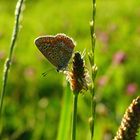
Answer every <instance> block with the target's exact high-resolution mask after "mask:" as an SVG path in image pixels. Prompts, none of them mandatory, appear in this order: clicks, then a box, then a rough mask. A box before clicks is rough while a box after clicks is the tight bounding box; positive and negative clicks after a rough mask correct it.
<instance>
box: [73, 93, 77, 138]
mask: <svg viewBox="0 0 140 140" xmlns="http://www.w3.org/2000/svg"><path fill="white" fill-rule="evenodd" d="M77 102H78V93H74V94H73V116H72V140H76V124H77Z"/></svg>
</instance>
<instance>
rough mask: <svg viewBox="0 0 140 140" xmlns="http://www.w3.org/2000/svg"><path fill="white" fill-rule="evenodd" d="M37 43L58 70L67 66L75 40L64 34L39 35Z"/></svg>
mask: <svg viewBox="0 0 140 140" xmlns="http://www.w3.org/2000/svg"><path fill="white" fill-rule="evenodd" d="M35 44H36V46H37V47H38V49H39V50H40V51H41V53H42V54H43V55H44V56H45V57H46V58H47V59H48V60H49V61H50V62H51V63H52V64H53V65H54V66H56V67H57V69H58V70H60V69H63V68H66V66H67V64H68V62H69V60H70V58H71V56H72V53H73V49H74V47H75V44H74V42H73V40H72V39H71V38H69V37H68V36H66V35H64V34H57V35H56V36H42V37H39V38H37V39H36V40H35Z"/></svg>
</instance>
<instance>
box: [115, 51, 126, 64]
mask: <svg viewBox="0 0 140 140" xmlns="http://www.w3.org/2000/svg"><path fill="white" fill-rule="evenodd" d="M125 60H126V54H125V53H124V52H123V51H118V52H116V53H115V54H114V56H113V63H114V64H122V63H124V62H125Z"/></svg>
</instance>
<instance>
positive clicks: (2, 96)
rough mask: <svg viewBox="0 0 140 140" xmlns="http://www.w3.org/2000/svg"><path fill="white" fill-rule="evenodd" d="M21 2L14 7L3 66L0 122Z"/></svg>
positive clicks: (21, 0) (20, 0)
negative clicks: (13, 21) (7, 49)
mask: <svg viewBox="0 0 140 140" xmlns="http://www.w3.org/2000/svg"><path fill="white" fill-rule="evenodd" d="M23 2H24V0H18V2H17V5H16V9H15V24H14V28H13V34H12V37H11V44H10V51H9V55H8V58H7V60H6V61H5V65H4V73H3V83H2V90H1V97H0V120H1V116H2V107H3V101H4V95H5V90H6V85H7V79H8V71H9V69H10V66H11V61H12V56H13V50H14V48H15V43H16V40H17V36H18V31H19V18H20V14H21V8H22V5H23Z"/></svg>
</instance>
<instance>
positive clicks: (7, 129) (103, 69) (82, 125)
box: [0, 0, 140, 140]
mask: <svg viewBox="0 0 140 140" xmlns="http://www.w3.org/2000/svg"><path fill="white" fill-rule="evenodd" d="M16 2H17V1H16V0H12V1H10V0H1V1H0V91H1V86H2V75H3V68H4V62H5V60H6V58H7V56H8V53H9V45H10V40H11V34H12V30H13V25H14V11H15V5H16ZM91 17H92V0H86V1H85V0H55V1H52V0H30V1H29V0H26V2H25V5H24V11H23V15H22V17H21V27H20V32H19V36H18V40H17V43H16V48H15V50H14V57H13V61H12V65H11V69H10V72H9V77H8V83H7V88H6V95H5V98H4V108H3V128H4V129H3V135H4V140H10V138H13V139H14V140H15V139H16V140H19V139H20V140H22V139H23V140H25V139H26V140H55V139H56V135H57V132H58V125H59V118H60V113H61V107H62V106H63V96H64V95H63V94H64V93H63V83H64V82H66V81H65V77H64V75H63V74H61V73H57V72H56V70H55V68H54V67H53V66H52V65H51V64H50V63H49V62H48V61H47V59H46V58H45V57H44V56H43V55H42V54H41V53H40V52H39V51H38V49H37V48H36V46H35V45H34V39H35V38H36V37H38V36H39V35H46V34H47V35H49V34H51V35H55V34H57V33H65V34H67V35H69V36H70V37H72V38H73V39H74V40H75V41H76V43H77V45H76V47H75V51H80V52H83V51H84V50H86V56H85V62H86V67H87V69H90V67H89V62H88V57H87V54H88V52H89V51H90V50H91V41H90V27H89V21H90V19H91ZM96 36H97V41H96V50H95V62H96V64H97V66H98V74H97V78H96V98H97V108H96V112H97V114H96V123H95V139H96V140H110V139H112V136H114V135H115V132H116V130H117V128H118V126H119V124H120V121H121V118H122V116H123V114H124V112H125V109H126V108H127V107H128V105H129V104H130V103H131V101H132V99H133V98H135V97H136V96H138V95H139V93H140V88H139V85H140V1H138V0H129V1H128V0H124V1H122V0H106V1H104V0H97V12H96ZM49 69H52V70H51V71H49ZM46 71H49V72H48V75H47V76H46V77H42V76H41V74H42V73H43V72H46ZM88 94H89V93H83V94H81V95H80V96H79V103H78V124H77V125H78V128H77V129H78V130H77V132H78V133H77V139H80V140H89V137H90V133H89V126H88V117H89V116H90V98H89V95H88ZM83 110H84V111H83ZM139 135H140V134H139ZM138 139H140V136H139V138H138Z"/></svg>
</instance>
